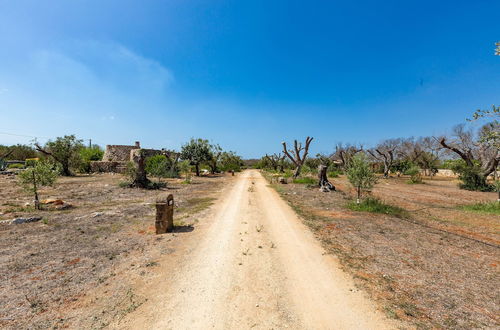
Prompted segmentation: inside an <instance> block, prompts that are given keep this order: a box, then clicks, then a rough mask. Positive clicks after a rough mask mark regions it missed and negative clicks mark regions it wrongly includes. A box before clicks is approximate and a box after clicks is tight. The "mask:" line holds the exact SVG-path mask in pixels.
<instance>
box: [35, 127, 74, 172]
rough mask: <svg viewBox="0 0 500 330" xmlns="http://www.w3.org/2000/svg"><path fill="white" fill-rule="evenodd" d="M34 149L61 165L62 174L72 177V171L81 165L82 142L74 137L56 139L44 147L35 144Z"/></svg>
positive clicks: (66, 136)
mask: <svg viewBox="0 0 500 330" xmlns="http://www.w3.org/2000/svg"><path fill="white" fill-rule="evenodd" d="M35 148H36V150H38V151H39V152H41V153H42V154H44V155H47V156H49V157H50V158H52V159H53V160H54V161H55V162H56V163H58V164H59V165H61V171H62V174H63V175H65V176H70V175H72V169H74V168H78V166H79V165H80V163H81V156H80V150H81V149H82V148H83V144H82V140H79V139H77V138H76V137H75V136H74V135H65V136H64V137H58V138H56V139H55V141H50V140H49V141H48V142H47V143H46V144H45V146H44V147H41V146H40V145H39V144H38V143H35Z"/></svg>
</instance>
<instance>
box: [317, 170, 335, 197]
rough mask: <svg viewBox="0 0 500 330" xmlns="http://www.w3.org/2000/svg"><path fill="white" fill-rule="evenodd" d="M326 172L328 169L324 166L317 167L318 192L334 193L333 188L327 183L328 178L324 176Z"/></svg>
mask: <svg viewBox="0 0 500 330" xmlns="http://www.w3.org/2000/svg"><path fill="white" fill-rule="evenodd" d="M327 170H328V167H327V166H325V165H319V166H318V179H319V182H318V184H319V187H320V188H319V190H320V191H322V192H329V191H332V190H333V191H335V186H334V185H333V184H332V183H331V182H330V181H328V177H327V176H326V171H327Z"/></svg>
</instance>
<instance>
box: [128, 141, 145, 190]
mask: <svg viewBox="0 0 500 330" xmlns="http://www.w3.org/2000/svg"><path fill="white" fill-rule="evenodd" d="M131 154H132V161H133V162H134V165H135V168H136V171H135V178H134V181H133V182H132V186H133V187H137V188H147V187H148V186H149V184H150V181H149V180H148V178H147V177H146V157H145V155H144V152H143V150H142V149H134V150H132V151H131Z"/></svg>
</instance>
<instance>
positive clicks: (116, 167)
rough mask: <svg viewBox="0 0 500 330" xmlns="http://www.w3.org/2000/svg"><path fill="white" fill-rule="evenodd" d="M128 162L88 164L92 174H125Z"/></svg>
mask: <svg viewBox="0 0 500 330" xmlns="http://www.w3.org/2000/svg"><path fill="white" fill-rule="evenodd" d="M127 163H128V162H106V161H96V162H90V170H91V171H92V172H97V173H99V172H104V173H107V172H112V173H125V171H126V170H127Z"/></svg>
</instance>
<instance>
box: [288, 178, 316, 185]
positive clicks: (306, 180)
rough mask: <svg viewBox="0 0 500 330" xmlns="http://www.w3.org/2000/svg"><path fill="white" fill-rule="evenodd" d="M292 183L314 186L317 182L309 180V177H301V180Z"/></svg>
mask: <svg viewBox="0 0 500 330" xmlns="http://www.w3.org/2000/svg"><path fill="white" fill-rule="evenodd" d="M293 183H298V184H310V185H314V184H317V183H318V180H316V179H313V178H310V177H301V178H297V179H294V180H293Z"/></svg>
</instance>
